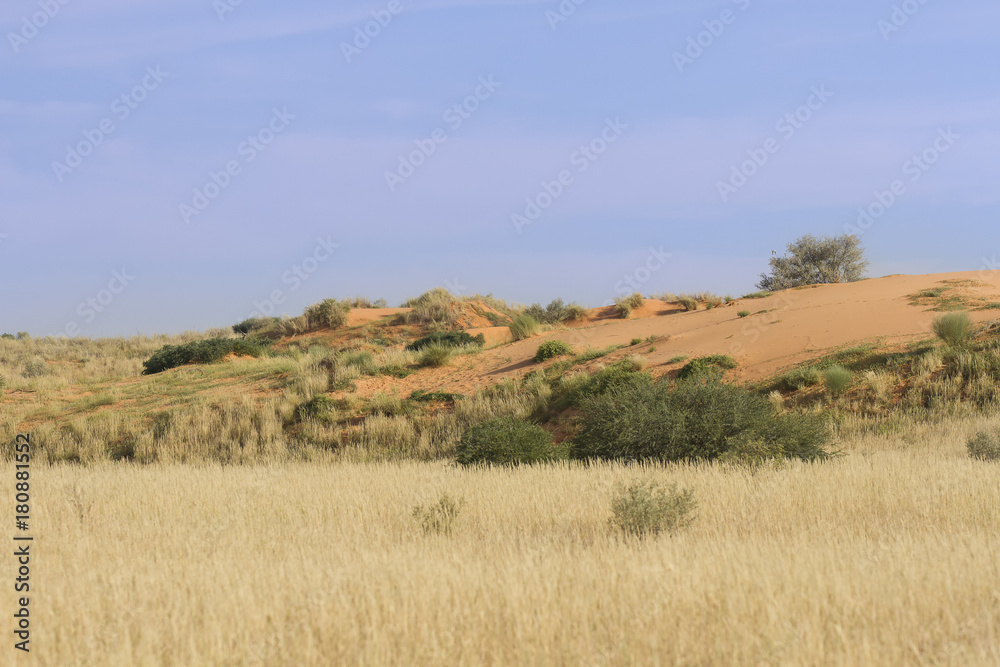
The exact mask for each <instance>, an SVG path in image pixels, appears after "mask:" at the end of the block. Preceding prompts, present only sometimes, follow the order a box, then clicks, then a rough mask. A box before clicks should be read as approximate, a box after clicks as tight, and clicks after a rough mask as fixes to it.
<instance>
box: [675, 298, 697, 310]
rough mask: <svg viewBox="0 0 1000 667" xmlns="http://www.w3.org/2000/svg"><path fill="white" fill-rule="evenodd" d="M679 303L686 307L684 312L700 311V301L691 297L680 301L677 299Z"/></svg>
mask: <svg viewBox="0 0 1000 667" xmlns="http://www.w3.org/2000/svg"><path fill="white" fill-rule="evenodd" d="M677 303H679V304H681V305H682V306H684V310H687V311H692V310H698V300H697V299H694V298H692V297H690V296H682V297H680V298H679V299H677Z"/></svg>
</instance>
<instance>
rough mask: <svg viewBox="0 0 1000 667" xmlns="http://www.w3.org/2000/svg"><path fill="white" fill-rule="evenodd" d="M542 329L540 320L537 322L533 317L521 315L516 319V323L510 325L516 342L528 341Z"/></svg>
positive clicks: (509, 327)
mask: <svg viewBox="0 0 1000 667" xmlns="http://www.w3.org/2000/svg"><path fill="white" fill-rule="evenodd" d="M540 327H541V324H539V322H538V320H536V319H535V318H534V317H532V316H531V315H526V314H523V313H522V314H521V315H518V316H517V317H516V318H514V321H513V322H511V323H510V325H508V327H507V328H508V329H510V335H511V337H513V338H514V340H526V339H528V338H531V337H532V336H534V335H535V334H536V333H538V329H539V328H540Z"/></svg>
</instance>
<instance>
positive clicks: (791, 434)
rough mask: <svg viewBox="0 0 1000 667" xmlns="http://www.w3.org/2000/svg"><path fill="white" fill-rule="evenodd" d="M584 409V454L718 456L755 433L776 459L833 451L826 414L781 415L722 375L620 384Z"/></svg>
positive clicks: (577, 449)
mask: <svg viewBox="0 0 1000 667" xmlns="http://www.w3.org/2000/svg"><path fill="white" fill-rule="evenodd" d="M581 409H582V411H583V413H584V425H583V429H582V430H581V432H580V433H579V434H578V435H577V437H576V438H574V440H573V443H572V446H571V450H570V454H571V456H572V457H573V458H576V459H595V458H596V459H607V460H624V461H643V460H659V461H693V460H715V459H717V458H719V457H720V456H722V455H723V454H725V453H726V452H727V451H729V450H731V449H733V448H735V447H737V446H738V445H739V446H742V444H743V443H744V441H745V439H746V438H750V437H752V438H754V439H756V440H758V441H759V442H762V443H765V444H766V445H767V446H769V447H771V448H773V451H774V453H775V456H776V457H779V456H780V457H782V458H800V459H804V460H816V459H824V458H827V457H828V456H829V453H828V452H827V451H826V450H825V449H824V445H825V444H826V443H827V441H828V439H829V434H828V431H827V428H826V425H825V423H824V421H823V420H822V418H820V417H818V416H816V415H797V414H780V413H779V412H778V409H777V408H776V407H775V406H774V405H772V404H771V402H770V401H768V400H767V399H766V398H764V397H763V396H761V395H759V394H756V393H754V392H751V391H749V390H747V389H743V388H741V387H736V386H733V385H727V384H723V383H721V382H719V381H717V380H714V379H708V380H706V379H704V378H701V379H693V380H686V381H683V382H679V383H677V384H676V385H675V386H670V385H669V384H666V383H664V382H659V383H655V384H654V383H634V384H631V385H626V386H622V387H615V388H612V389H610V390H609V391H607V392H606V393H604V394H602V395H597V396H594V397H592V398H589V399H587V400H585V401H583V403H582V405H581Z"/></svg>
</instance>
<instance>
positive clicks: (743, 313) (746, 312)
mask: <svg viewBox="0 0 1000 667" xmlns="http://www.w3.org/2000/svg"><path fill="white" fill-rule="evenodd" d="M736 316H737V317H740V318H743V317H750V311H749V310H741V311H740V312H738V313H736Z"/></svg>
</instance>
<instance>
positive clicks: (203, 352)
mask: <svg viewBox="0 0 1000 667" xmlns="http://www.w3.org/2000/svg"><path fill="white" fill-rule="evenodd" d="M261 353H262V350H261V348H260V346H259V345H257V344H255V343H252V342H250V341H245V340H234V339H230V338H210V339H208V340H199V341H195V342H193V343H187V344H186V345H164V346H163V347H162V348H160V350H159V351H158V352H156V353H155V354H153V356H151V357H150V358H149V359H147V360H146V361H145V362H143V364H142V365H143V368H144V370H143V372H142V374H143V375H153V374H155V373H162V372H163V371H166V370H170V369H171V368H177V367H178V366H183V365H185V364H191V363H194V364H211V363H214V362H216V361H219V360H220V359H224V358H225V357H227V356H229V355H230V354H238V355H240V356H246V357H259V356H260V355H261Z"/></svg>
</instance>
